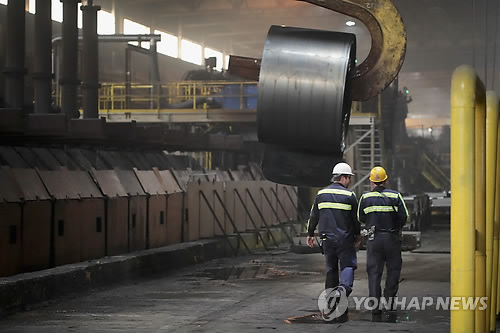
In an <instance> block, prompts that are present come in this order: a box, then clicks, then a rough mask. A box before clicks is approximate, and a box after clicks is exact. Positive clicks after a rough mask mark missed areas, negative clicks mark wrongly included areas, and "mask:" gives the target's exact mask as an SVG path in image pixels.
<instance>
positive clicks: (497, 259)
mask: <svg viewBox="0 0 500 333" xmlns="http://www.w3.org/2000/svg"><path fill="white" fill-rule="evenodd" d="M498 128H499V130H498V140H497V169H496V170H497V173H496V179H495V182H496V186H495V191H496V194H495V224H494V226H493V228H494V230H493V232H494V233H493V237H494V238H493V274H494V276H493V277H494V279H493V281H492V283H493V284H494V285H496V286H497V294H496V307H495V302H493V300H492V304H493V309H495V310H496V311H494V312H495V315H496V314H498V313H500V272H499V268H500V253H499V252H500V240H499V239H500V116H499V125H498ZM495 277H496V278H495Z"/></svg>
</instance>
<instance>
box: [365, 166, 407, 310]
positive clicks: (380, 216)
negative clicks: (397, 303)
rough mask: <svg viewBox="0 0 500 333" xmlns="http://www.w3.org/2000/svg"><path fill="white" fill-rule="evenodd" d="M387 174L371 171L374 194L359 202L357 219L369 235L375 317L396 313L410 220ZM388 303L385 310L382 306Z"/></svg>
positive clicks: (368, 262) (368, 260)
mask: <svg viewBox="0 0 500 333" xmlns="http://www.w3.org/2000/svg"><path fill="white" fill-rule="evenodd" d="M387 179H388V176H387V173H386V171H385V169H384V168H382V167H380V166H377V167H374V168H373V169H372V170H371V172H370V183H371V188H372V191H371V192H368V193H365V194H363V195H362V196H361V198H360V199H359V205H358V219H359V222H361V224H364V229H363V231H362V233H363V234H364V235H365V236H368V240H367V243H366V270H367V273H368V290H369V296H370V297H375V298H377V299H378V300H379V302H378V305H379V307H377V308H376V309H374V310H373V311H372V313H373V314H374V315H380V314H381V310H396V309H395V308H394V304H393V303H392V302H393V300H394V299H395V297H396V295H397V292H398V288H399V277H400V273H401V266H402V258H401V236H400V234H401V229H402V228H403V226H404V224H405V223H406V220H407V219H408V210H407V209H406V205H405V202H404V200H403V197H402V196H401V194H400V193H399V192H397V191H394V190H389V189H387V188H386V184H387ZM384 266H386V267H387V272H386V280H385V288H384V294H383V296H384V300H383V301H385V302H382V301H381V297H382V289H381V287H380V282H381V279H382V273H383V271H384ZM385 304H389V306H388V307H387V308H385V306H384V309H382V305H385Z"/></svg>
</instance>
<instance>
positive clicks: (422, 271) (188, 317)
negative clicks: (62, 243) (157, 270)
mask: <svg viewBox="0 0 500 333" xmlns="http://www.w3.org/2000/svg"><path fill="white" fill-rule="evenodd" d="M422 237H423V239H425V238H426V237H427V238H428V239H436V240H439V241H440V243H441V242H442V244H443V246H444V247H446V246H448V243H449V232H447V231H438V232H428V233H426V234H424V235H423V236H422ZM432 243H434V242H432ZM423 244H424V248H422V249H421V250H424V251H423V252H424V253H404V255H403V261H404V263H403V271H402V275H401V277H402V282H401V284H400V293H399V296H407V297H411V296H419V297H423V296H434V297H437V296H448V295H449V288H450V282H449V271H450V268H449V266H450V261H449V258H450V256H449V254H447V253H444V252H445V249H440V248H438V247H436V246H435V244H432V246H433V247H432V248H430V250H429V251H425V244H426V242H425V241H424V242H423ZM323 261H324V259H323V257H322V256H321V255H320V254H294V253H286V252H284V251H279V252H278V251H277V252H274V253H270V254H265V253H263V254H256V255H251V256H244V257H239V258H229V259H220V260H214V261H211V262H207V263H204V264H200V265H196V266H191V267H187V268H183V269H179V270H178V271H176V272H175V273H170V274H169V275H168V276H161V277H157V278H155V279H150V280H144V281H138V282H136V283H134V284H130V285H123V286H119V287H115V288H111V289H106V290H94V291H93V292H91V293H87V294H78V295H72V296H68V297H65V298H62V299H58V300H56V301H52V302H50V303H48V304H44V305H43V306H38V307H37V308H34V309H31V310H30V311H26V312H22V313H17V314H14V315H10V316H8V317H5V318H3V319H0V332H3V333H7V332H42V333H43V332H51V333H52V332H304V331H312V332H331V331H336V332H363V331H364V332H367V331H369V332H387V331H391V332H428V333H430V332H449V313H448V312H447V311H443V310H439V311H438V310H435V309H434V310H430V309H427V310H425V311H400V312H399V313H398V318H397V322H396V323H387V322H372V321H371V314H370V313H369V312H368V311H355V310H354V308H353V306H354V303H352V304H351V302H350V310H349V316H350V321H349V322H347V323H344V324H324V323H323V322H320V321H314V320H310V321H311V322H310V323H292V324H289V323H286V322H285V320H286V319H287V318H290V317H300V316H307V315H312V314H314V313H317V312H318V307H317V297H318V295H319V294H320V293H321V291H322V290H323V279H324V277H323ZM358 262H359V269H358V270H357V271H356V280H355V286H354V292H353V294H352V295H353V296H366V295H367V294H368V292H367V280H366V278H367V276H366V270H365V263H366V253H365V252H364V251H360V252H359V253H358Z"/></svg>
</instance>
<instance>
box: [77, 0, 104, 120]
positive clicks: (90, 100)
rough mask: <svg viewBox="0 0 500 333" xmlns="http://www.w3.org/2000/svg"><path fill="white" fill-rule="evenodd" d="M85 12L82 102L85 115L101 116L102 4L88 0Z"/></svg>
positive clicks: (86, 116) (85, 116)
mask: <svg viewBox="0 0 500 333" xmlns="http://www.w3.org/2000/svg"><path fill="white" fill-rule="evenodd" d="M81 8H82V12H83V53H82V64H83V67H82V80H83V82H82V95H83V99H82V103H83V117H84V118H86V119H87V118H91V119H97V118H99V106H98V99H99V95H98V93H99V48H98V36H97V12H98V11H99V10H101V7H100V6H94V5H93V1H92V0H88V3H87V5H86V6H82V7H81Z"/></svg>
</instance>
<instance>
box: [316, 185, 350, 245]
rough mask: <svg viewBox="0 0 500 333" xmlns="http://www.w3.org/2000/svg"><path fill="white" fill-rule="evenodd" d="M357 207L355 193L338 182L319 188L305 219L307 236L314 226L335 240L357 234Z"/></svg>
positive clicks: (338, 240)
mask: <svg viewBox="0 0 500 333" xmlns="http://www.w3.org/2000/svg"><path fill="white" fill-rule="evenodd" d="M357 207H358V201H357V199H356V194H354V192H353V191H351V190H348V189H346V188H345V187H344V186H343V185H342V184H340V183H333V184H332V185H330V186H328V187H326V188H324V189H322V190H320V191H319V192H318V194H317V195H316V199H315V200H314V204H313V206H312V208H311V214H310V216H309V221H307V232H308V234H309V236H313V235H314V230H315V229H316V227H318V232H319V233H320V234H326V235H327V236H328V238H331V239H332V240H334V241H337V242H342V241H343V240H345V239H348V238H353V236H354V235H359V231H360V227H359V223H358V221H357V218H356V211H357Z"/></svg>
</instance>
